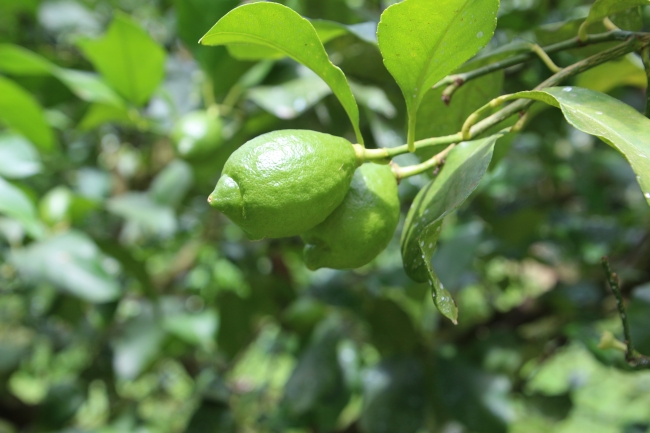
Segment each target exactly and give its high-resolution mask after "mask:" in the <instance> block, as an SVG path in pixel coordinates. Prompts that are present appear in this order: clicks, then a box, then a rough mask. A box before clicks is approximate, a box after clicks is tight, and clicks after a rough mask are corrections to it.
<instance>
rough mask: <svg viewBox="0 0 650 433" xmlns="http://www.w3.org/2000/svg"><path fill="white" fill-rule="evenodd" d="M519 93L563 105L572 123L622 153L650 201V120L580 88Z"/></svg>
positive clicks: (617, 102) (554, 104)
mask: <svg viewBox="0 0 650 433" xmlns="http://www.w3.org/2000/svg"><path fill="white" fill-rule="evenodd" d="M518 95H522V96H524V97H527V98H528V97H530V98H531V99H535V100H538V101H543V102H545V103H547V104H549V105H552V106H554V107H557V108H560V109H561V110H562V113H563V114H564V117H565V118H566V120H567V122H569V123H570V124H571V125H573V126H574V127H576V128H578V129H579V130H581V131H583V132H586V133H587V134H591V135H595V136H596V137H598V138H600V139H601V140H603V141H604V142H605V143H607V144H609V145H610V146H612V147H613V148H615V149H617V150H618V151H619V152H621V153H622V154H623V156H625V159H627V161H628V162H629V163H630V165H631V166H632V169H633V170H634V172H635V173H636V178H637V181H638V182H639V186H641V191H642V193H643V196H644V197H645V199H646V201H647V202H648V204H650V119H648V118H647V117H645V116H643V115H642V114H640V113H639V112H638V111H636V110H635V109H634V108H632V107H630V106H629V105H627V104H624V103H623V102H621V101H619V100H618V99H614V98H612V97H611V96H607V95H605V94H604V93H599V92H594V91H592V90H588V89H582V88H580V87H550V88H547V89H543V90H538V91H531V92H520V93H518Z"/></svg>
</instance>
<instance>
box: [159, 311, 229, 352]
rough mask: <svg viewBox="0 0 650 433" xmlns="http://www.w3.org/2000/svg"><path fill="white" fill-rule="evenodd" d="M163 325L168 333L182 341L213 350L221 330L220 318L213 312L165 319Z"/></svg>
mask: <svg viewBox="0 0 650 433" xmlns="http://www.w3.org/2000/svg"><path fill="white" fill-rule="evenodd" d="M163 324H164V325H163V326H164V328H165V330H166V331H167V332H169V333H170V334H173V335H175V336H177V337H178V338H180V339H181V340H183V341H185V342H187V343H189V344H197V345H199V344H200V345H203V346H204V347H206V348H211V347H212V344H213V343H214V339H215V335H216V333H217V329H218V328H219V316H218V315H217V313H216V311H212V310H206V311H203V312H201V313H198V314H175V315H171V316H169V317H165V319H164V321H163Z"/></svg>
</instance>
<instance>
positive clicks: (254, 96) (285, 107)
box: [247, 75, 332, 119]
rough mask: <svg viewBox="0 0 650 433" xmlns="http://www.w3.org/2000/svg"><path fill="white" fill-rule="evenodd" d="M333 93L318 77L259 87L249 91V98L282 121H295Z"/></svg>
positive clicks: (301, 78) (307, 77)
mask: <svg viewBox="0 0 650 433" xmlns="http://www.w3.org/2000/svg"><path fill="white" fill-rule="evenodd" d="M330 93H332V91H331V90H330V88H329V86H328V85H327V84H326V83H325V82H324V81H323V80H321V79H320V77H318V76H316V75H309V76H305V77H300V78H296V79H294V80H291V81H287V82H285V83H282V84H279V85H274V86H258V87H253V88H251V89H250V90H248V94H247V96H248V98H249V99H250V100H251V101H253V102H255V103H256V104H257V105H259V106H260V107H262V108H263V109H265V110H266V111H268V112H269V113H272V114H274V115H275V116H277V117H279V118H280V119H293V118H295V117H298V116H299V115H301V114H302V113H304V112H305V111H307V110H309V109H310V108H311V107H313V106H314V105H315V104H316V103H317V102H318V101H320V100H321V99H323V98H324V97H325V96H327V95H329V94H330Z"/></svg>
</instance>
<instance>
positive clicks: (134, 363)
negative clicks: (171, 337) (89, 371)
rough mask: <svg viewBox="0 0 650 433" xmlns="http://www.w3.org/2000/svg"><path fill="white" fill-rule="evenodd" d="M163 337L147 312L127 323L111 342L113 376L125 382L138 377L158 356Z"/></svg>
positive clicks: (158, 326)
mask: <svg viewBox="0 0 650 433" xmlns="http://www.w3.org/2000/svg"><path fill="white" fill-rule="evenodd" d="M146 306H147V305H144V307H146ZM164 336H165V332H164V330H163V327H162V326H160V323H158V322H157V321H156V320H155V319H154V318H153V317H152V315H151V312H149V311H145V312H143V313H142V314H140V316H138V317H137V318H136V319H134V320H132V321H130V322H128V323H127V324H126V325H125V326H124V328H123V329H122V332H121V334H120V335H119V336H118V337H116V338H115V339H114V340H113V344H112V345H113V369H114V370H115V374H117V376H118V377H120V378H122V379H126V380H133V379H135V378H136V377H138V376H139V375H140V373H142V372H143V371H144V369H145V368H146V367H148V365H149V364H150V363H151V362H152V361H153V360H154V359H156V357H157V356H158V352H159V350H160V348H161V345H162V342H163V338H164Z"/></svg>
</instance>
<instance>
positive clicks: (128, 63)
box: [79, 13, 165, 105]
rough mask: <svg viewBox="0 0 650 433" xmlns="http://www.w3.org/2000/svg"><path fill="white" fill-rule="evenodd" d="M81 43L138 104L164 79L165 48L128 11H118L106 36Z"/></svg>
mask: <svg viewBox="0 0 650 433" xmlns="http://www.w3.org/2000/svg"><path fill="white" fill-rule="evenodd" d="M79 46H80V48H81V50H82V51H83V53H84V55H85V56H86V57H87V58H88V59H89V60H90V62H91V63H92V64H93V66H95V69H96V70H97V71H99V72H100V73H101V74H102V75H103V76H104V78H105V79H106V81H107V82H108V83H109V84H110V85H111V86H112V87H113V88H114V89H115V90H117V91H118V92H119V93H120V94H121V95H122V96H123V97H124V98H126V99H127V100H129V101H131V102H133V103H135V104H138V105H142V104H144V103H145V102H147V101H148V100H149V97H150V96H151V94H152V93H153V92H154V91H155V90H156V88H157V87H158V85H159V84H160V82H161V81H162V78H163V74H164V64H165V50H164V49H163V48H162V47H161V46H160V45H159V44H158V43H157V42H156V41H154V40H153V39H152V38H151V36H149V35H148V34H147V33H146V32H145V31H144V30H143V29H142V28H140V26H138V25H137V24H136V23H134V22H133V21H132V20H131V18H129V17H128V16H127V15H125V14H122V13H116V14H115V17H114V18H113V21H112V22H111V25H110V27H109V28H108V31H107V32H106V34H105V35H104V36H103V37H101V38H99V39H95V40H83V41H80V42H79Z"/></svg>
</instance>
